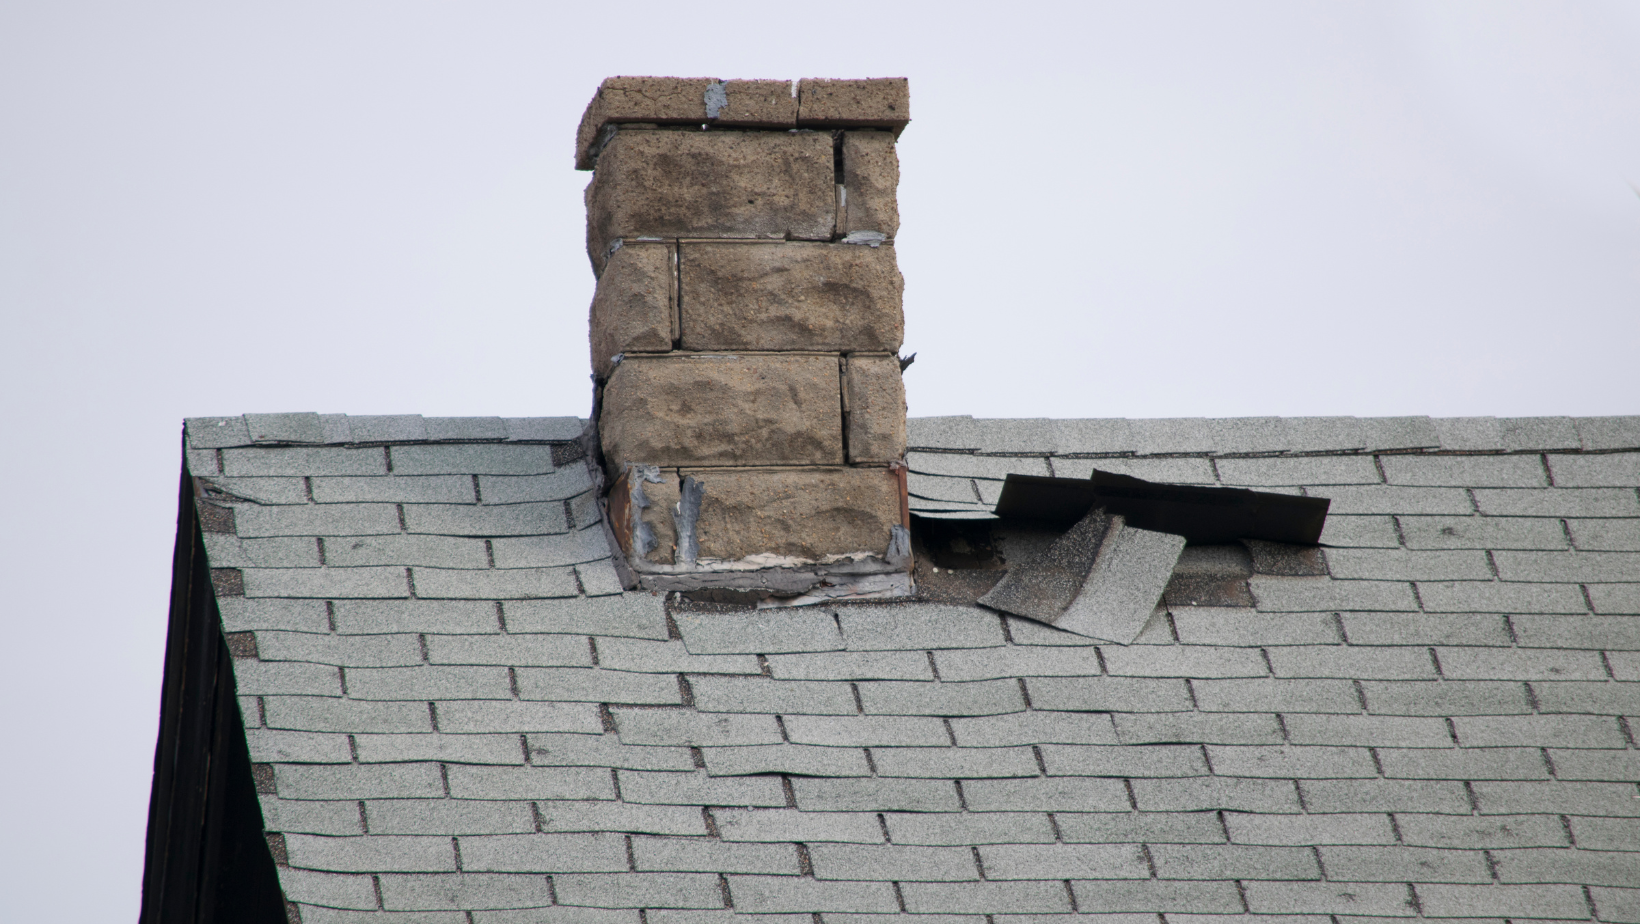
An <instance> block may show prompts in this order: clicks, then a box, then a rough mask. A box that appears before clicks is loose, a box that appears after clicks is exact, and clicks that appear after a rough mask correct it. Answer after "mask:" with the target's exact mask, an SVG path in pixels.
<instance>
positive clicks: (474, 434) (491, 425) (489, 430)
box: [424, 417, 507, 440]
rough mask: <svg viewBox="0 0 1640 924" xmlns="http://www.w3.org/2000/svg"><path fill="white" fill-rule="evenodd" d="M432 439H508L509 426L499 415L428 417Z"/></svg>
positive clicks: (430, 437)
mask: <svg viewBox="0 0 1640 924" xmlns="http://www.w3.org/2000/svg"><path fill="white" fill-rule="evenodd" d="M424 420H425V423H426V425H427V438H428V439H430V440H499V439H506V437H507V427H506V424H504V423H502V422H501V418H499V417H427V418H424Z"/></svg>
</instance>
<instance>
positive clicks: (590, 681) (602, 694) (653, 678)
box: [514, 667, 683, 705]
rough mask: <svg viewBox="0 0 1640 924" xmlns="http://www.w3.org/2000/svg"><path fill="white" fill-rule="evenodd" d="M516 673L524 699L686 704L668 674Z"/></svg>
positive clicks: (560, 669)
mask: <svg viewBox="0 0 1640 924" xmlns="http://www.w3.org/2000/svg"><path fill="white" fill-rule="evenodd" d="M514 673H515V675H516V676H517V678H518V697H519V698H520V699H526V700H549V701H553V702H581V703H653V704H657V705H676V704H681V703H682V702H683V693H682V691H681V690H680V689H679V687H678V681H677V678H676V677H673V676H670V675H667V674H637V673H633V672H631V671H609V670H603V669H601V668H581V667H539V668H519V669H518V670H517V671H515V672H514Z"/></svg>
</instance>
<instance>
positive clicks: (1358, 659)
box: [1270, 645, 1488, 680]
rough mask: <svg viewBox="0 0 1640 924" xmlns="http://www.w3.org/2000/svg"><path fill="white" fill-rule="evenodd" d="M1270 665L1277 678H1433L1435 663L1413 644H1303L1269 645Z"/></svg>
mask: <svg viewBox="0 0 1640 924" xmlns="http://www.w3.org/2000/svg"><path fill="white" fill-rule="evenodd" d="M1475 650H1479V651H1485V650H1488V649H1475ZM1270 665H1271V666H1272V667H1273V668H1274V669H1275V675H1276V676H1277V677H1314V678H1327V677H1334V678H1339V677H1342V678H1360V679H1363V680H1365V679H1373V680H1425V679H1428V680H1433V679H1435V676H1436V675H1435V662H1434V661H1432V660H1430V657H1429V651H1428V650H1427V649H1425V648H1414V647H1404V648H1403V647H1374V648H1359V647H1356V646H1346V645H1304V646H1293V647H1284V648H1272V649H1270Z"/></svg>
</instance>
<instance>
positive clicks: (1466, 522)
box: [1328, 516, 1567, 561]
mask: <svg viewBox="0 0 1640 924" xmlns="http://www.w3.org/2000/svg"><path fill="white" fill-rule="evenodd" d="M1400 525H1401V535H1402V536H1404V537H1405V538H1406V544H1407V548H1409V549H1564V548H1566V545H1567V543H1566V531H1565V530H1564V529H1562V528H1561V526H1560V522H1559V521H1558V520H1554V519H1548V518H1526V517H1482V516H1468V517H1402V518H1401V519H1400ZM1328 560H1329V561H1331V557H1330V556H1329V559H1328Z"/></svg>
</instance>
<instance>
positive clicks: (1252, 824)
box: [1224, 812, 1396, 846]
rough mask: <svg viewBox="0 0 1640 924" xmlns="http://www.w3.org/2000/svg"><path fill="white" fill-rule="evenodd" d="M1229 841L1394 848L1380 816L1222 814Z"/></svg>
mask: <svg viewBox="0 0 1640 924" xmlns="http://www.w3.org/2000/svg"><path fill="white" fill-rule="evenodd" d="M1224 824H1225V827H1226V829H1228V831H1229V832H1230V840H1231V841H1232V842H1234V843H1237V844H1286V845H1293V846H1308V845H1312V844H1393V843H1395V841H1396V837H1395V827H1394V826H1393V825H1391V824H1390V820H1389V816H1388V815H1386V814H1384V813H1382V812H1378V813H1357V814H1350V813H1337V814H1326V815H1266V814H1258V813H1251V812H1225V813H1224Z"/></svg>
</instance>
